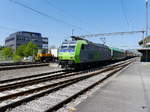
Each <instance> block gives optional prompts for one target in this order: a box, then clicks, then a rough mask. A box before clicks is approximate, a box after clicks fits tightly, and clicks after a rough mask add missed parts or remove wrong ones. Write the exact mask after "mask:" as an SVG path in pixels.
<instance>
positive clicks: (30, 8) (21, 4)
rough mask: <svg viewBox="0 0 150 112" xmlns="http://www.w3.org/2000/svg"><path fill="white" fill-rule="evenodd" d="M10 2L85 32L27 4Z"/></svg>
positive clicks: (14, 0) (13, 0) (12, 0)
mask: <svg viewBox="0 0 150 112" xmlns="http://www.w3.org/2000/svg"><path fill="white" fill-rule="evenodd" d="M9 1H11V2H13V3H15V4H17V5H20V6H22V7H24V8H27V9H29V10H31V11H33V12H35V13H37V14H39V15H41V16H43V17H46V18H48V19H51V20H54V21H56V22H59V23H62V24H65V25H67V26H70V27H72V28H77V29H81V30H83V29H82V28H80V27H79V26H77V25H73V24H70V23H68V22H65V21H63V20H61V19H58V18H55V17H53V16H50V15H48V14H46V13H44V12H42V11H39V10H37V9H34V8H32V7H30V6H28V5H26V4H23V3H21V2H19V1H16V0H9Z"/></svg>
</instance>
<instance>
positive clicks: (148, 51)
mask: <svg viewBox="0 0 150 112" xmlns="http://www.w3.org/2000/svg"><path fill="white" fill-rule="evenodd" d="M139 45H140V46H142V47H143V48H141V49H138V51H139V52H140V53H142V57H141V61H143V62H150V36H147V37H146V38H144V39H143V40H141V41H140V42H139Z"/></svg>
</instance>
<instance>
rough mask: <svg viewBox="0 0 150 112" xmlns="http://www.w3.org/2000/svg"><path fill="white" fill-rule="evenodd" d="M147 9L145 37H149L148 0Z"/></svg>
mask: <svg viewBox="0 0 150 112" xmlns="http://www.w3.org/2000/svg"><path fill="white" fill-rule="evenodd" d="M145 7H146V23H145V32H146V33H145V34H146V35H145V36H146V37H147V36H148V0H146V2H145Z"/></svg>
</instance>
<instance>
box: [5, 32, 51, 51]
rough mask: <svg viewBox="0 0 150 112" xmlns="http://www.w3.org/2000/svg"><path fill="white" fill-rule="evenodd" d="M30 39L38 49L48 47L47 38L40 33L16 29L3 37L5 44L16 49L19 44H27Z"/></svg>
mask: <svg viewBox="0 0 150 112" xmlns="http://www.w3.org/2000/svg"><path fill="white" fill-rule="evenodd" d="M30 41H32V42H33V43H34V44H36V45H37V46H38V48H39V49H46V50H47V49H48V38H47V37H42V35H41V33H36V32H27V31H18V32H16V33H13V34H10V35H9V36H8V37H7V38H6V39H5V46H7V47H12V48H13V49H14V50H16V49H17V48H18V47H19V46H20V45H23V44H27V43H28V42H30Z"/></svg>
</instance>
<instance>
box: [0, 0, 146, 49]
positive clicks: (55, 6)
mask: <svg viewBox="0 0 150 112" xmlns="http://www.w3.org/2000/svg"><path fill="white" fill-rule="evenodd" d="M16 2H17V3H20V4H23V5H24V6H27V7H28V8H27V7H24V6H22V5H19V4H17V3H16ZM29 7H30V9H29ZM31 8H32V10H31ZM33 10H34V11H33ZM35 11H38V12H35ZM39 12H40V13H42V14H44V15H41V14H39ZM144 27H145V0H1V3H0V45H4V40H5V38H6V37H7V36H9V34H11V33H14V32H17V31H32V32H39V33H41V34H42V36H44V37H48V38H49V46H52V45H55V46H60V45H61V43H62V42H63V41H64V40H65V39H68V38H69V37H70V36H71V35H72V30H73V35H76V36H79V35H87V34H98V33H110V32H127V31H137V30H144ZM100 38H102V37H93V38H87V39H88V40H90V41H93V42H96V43H102V40H101V39H100ZM105 38H106V45H108V46H112V47H118V48H123V49H129V48H130V49H134V48H137V47H138V41H139V40H141V39H142V38H143V37H142V34H132V35H113V36H105Z"/></svg>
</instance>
